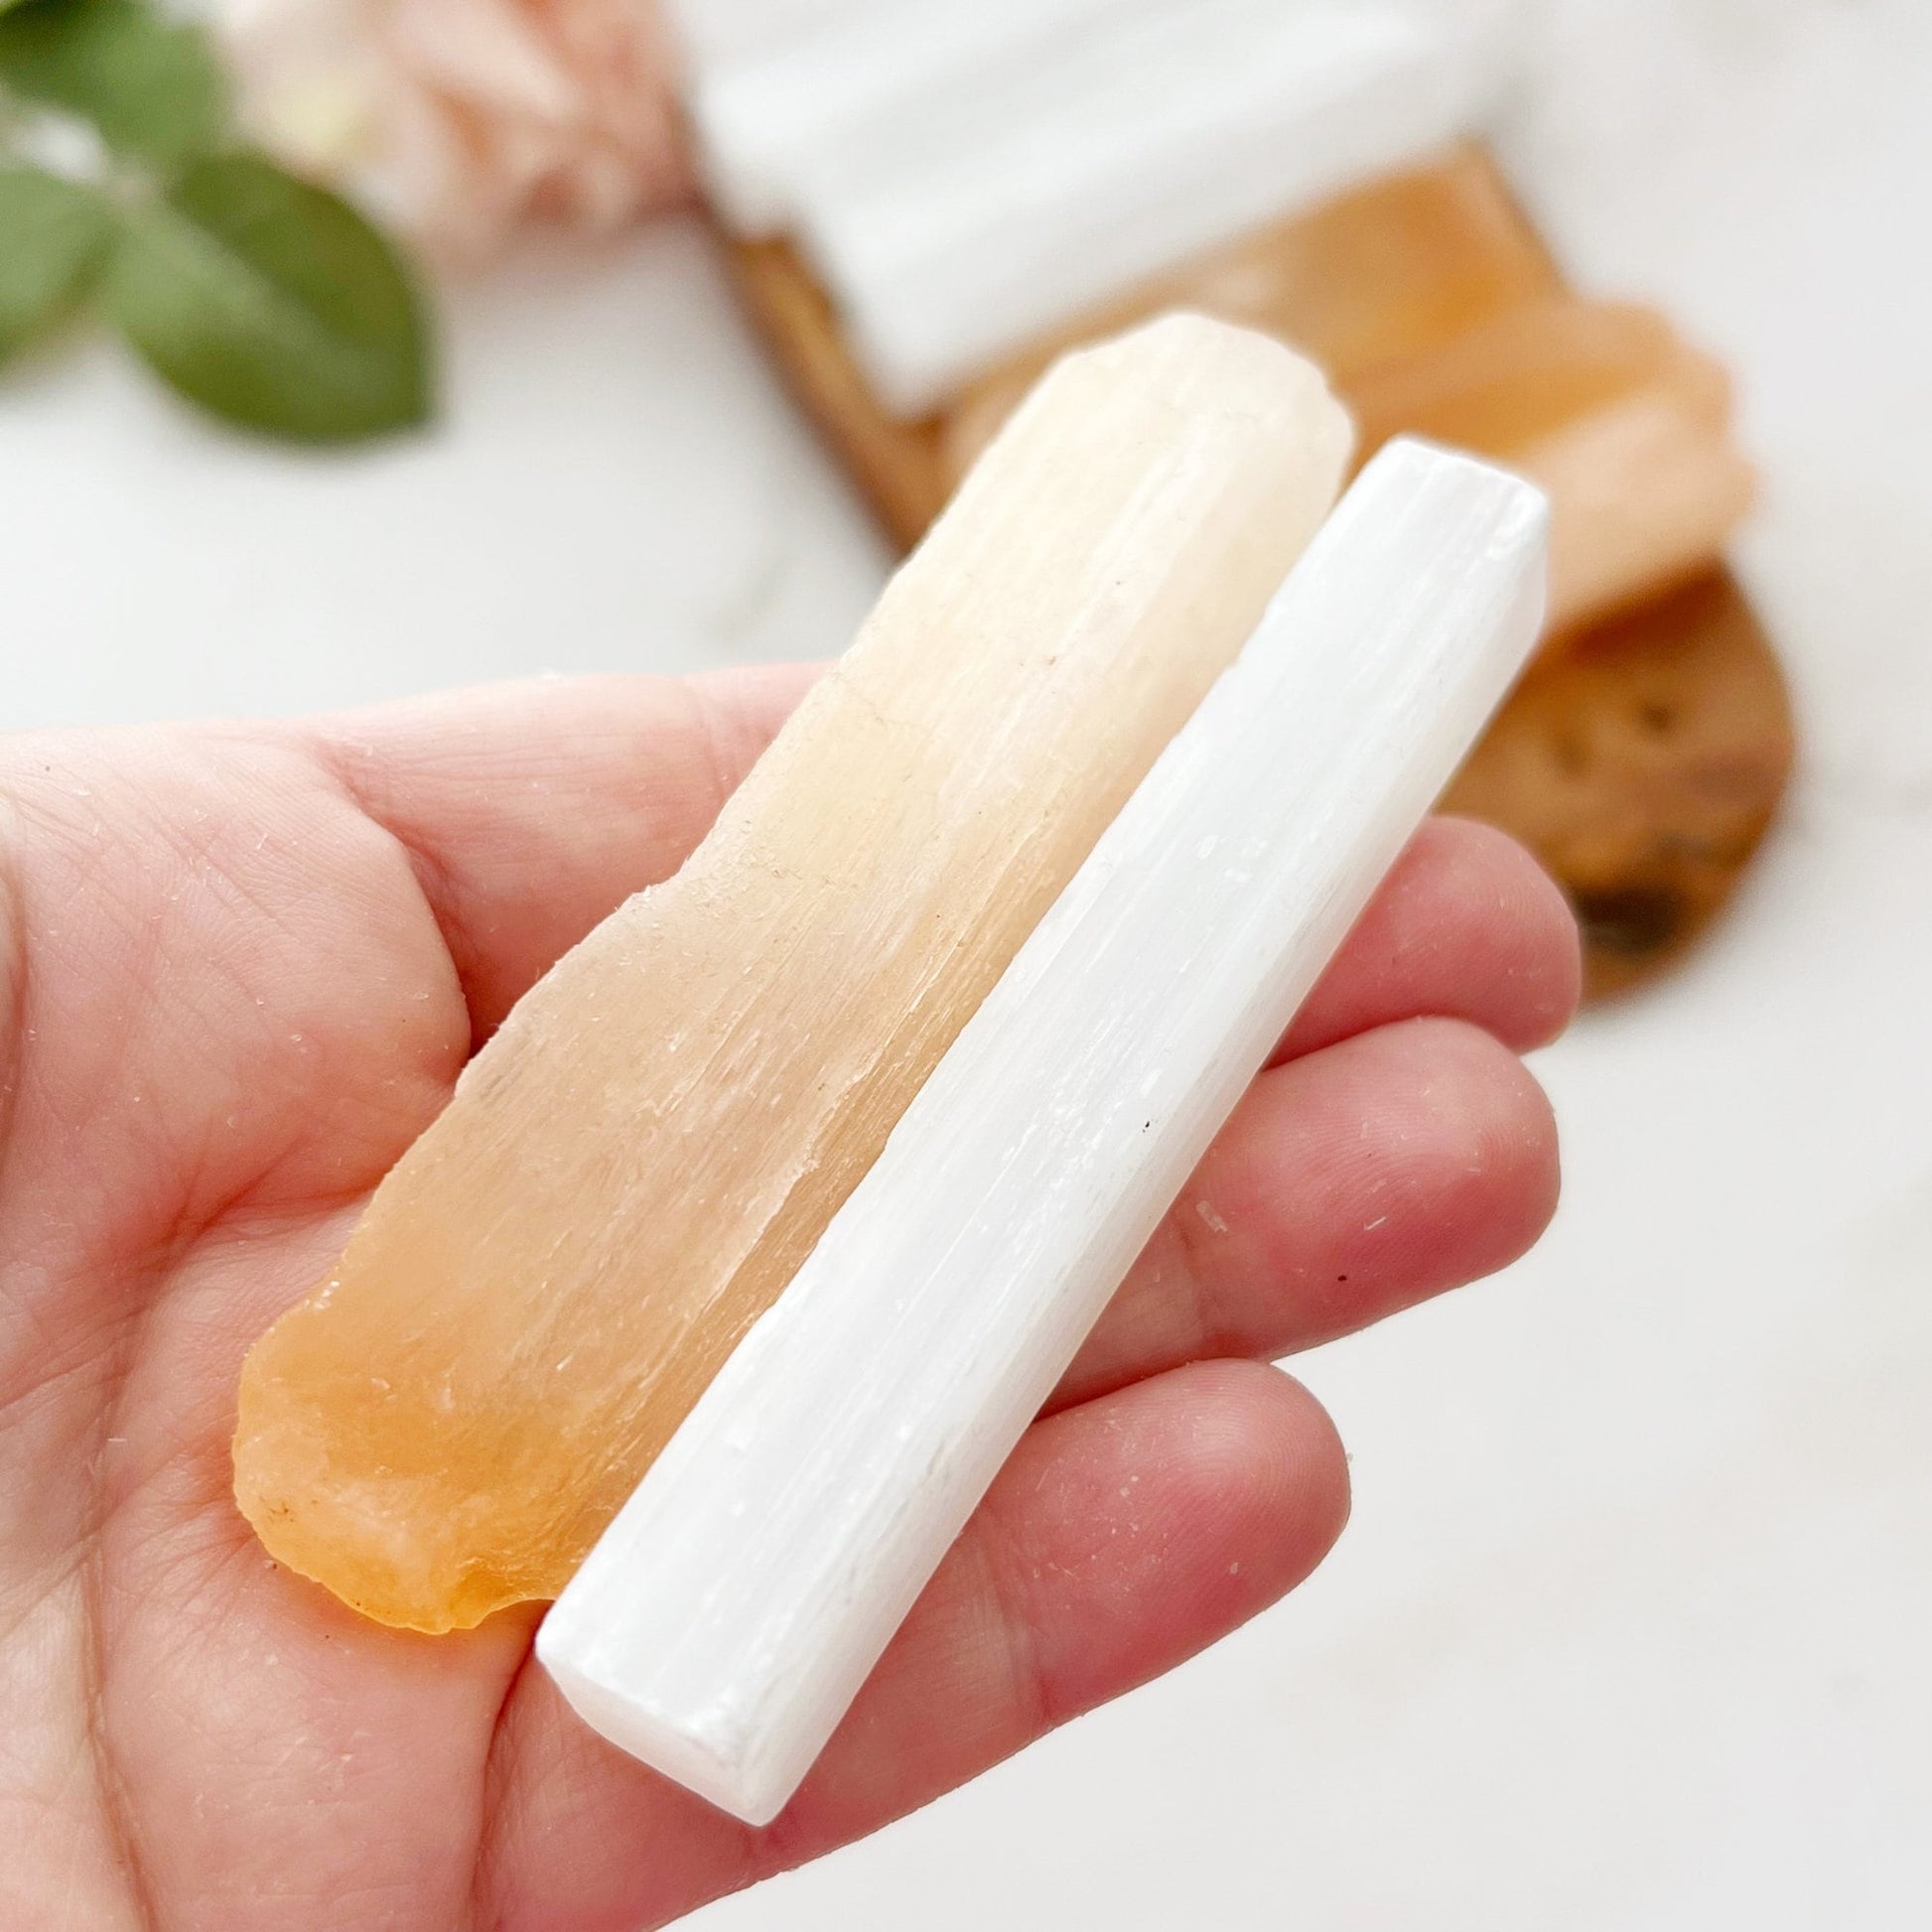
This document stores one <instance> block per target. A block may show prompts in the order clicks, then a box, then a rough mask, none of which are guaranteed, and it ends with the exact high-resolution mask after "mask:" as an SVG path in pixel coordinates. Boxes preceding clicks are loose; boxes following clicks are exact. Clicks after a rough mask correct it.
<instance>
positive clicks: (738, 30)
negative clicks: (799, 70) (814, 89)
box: [657, 0, 954, 76]
mask: <svg viewBox="0 0 1932 1932" xmlns="http://www.w3.org/2000/svg"><path fill="white" fill-rule="evenodd" d="M953 3H954V0H942V4H953ZM657 4H658V5H660V6H661V7H662V9H663V12H664V18H665V22H666V24H667V25H668V26H669V28H670V30H671V37H672V39H673V40H674V41H675V42H676V43H677V48H678V52H679V54H680V55H681V56H682V57H683V60H684V64H685V67H686V69H687V70H688V71H689V72H690V73H692V74H693V75H696V76H702V75H704V74H707V73H710V72H713V71H715V70H717V69H721V68H724V67H726V66H728V65H730V64H731V63H733V62H738V61H752V60H759V59H762V58H765V57H767V56H769V55H770V54H772V53H773V52H774V51H776V50H777V49H779V48H782V47H787V46H790V45H793V44H795V43H797V42H800V41H802V40H804V39H806V38H807V37H808V36H809V35H811V34H812V33H813V32H814V31H815V30H817V29H819V28H821V27H824V26H825V25H827V24H828V23H830V22H833V21H836V20H837V19H838V17H839V16H840V15H841V14H843V13H847V12H850V11H851V10H852V8H853V7H854V5H855V4H857V0H657ZM899 4H904V5H908V6H917V5H922V4H931V0H899Z"/></svg>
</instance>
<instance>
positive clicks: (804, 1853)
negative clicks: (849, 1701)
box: [480, 1363, 1347, 1932]
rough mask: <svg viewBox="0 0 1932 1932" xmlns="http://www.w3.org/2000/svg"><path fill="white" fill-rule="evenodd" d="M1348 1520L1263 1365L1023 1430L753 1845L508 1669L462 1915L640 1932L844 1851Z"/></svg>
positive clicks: (1186, 1631) (1335, 1485)
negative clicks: (475, 1881)
mask: <svg viewBox="0 0 1932 1932" xmlns="http://www.w3.org/2000/svg"><path fill="white" fill-rule="evenodd" d="M1346 1513H1347V1471H1346V1465H1345V1463H1344V1460H1343V1457H1342V1453H1341V1448H1340V1445H1339V1444H1338V1443H1337V1442H1336V1440H1335V1436H1334V1432H1333V1430H1332V1428H1331V1427H1330V1425H1329V1423H1328V1420H1327V1418H1326V1417H1325V1416H1324V1415H1323V1414H1322V1413H1321V1411H1320V1409H1319V1408H1318V1407H1317V1406H1316V1405H1315V1403H1314V1402H1313V1400H1312V1398H1311V1397H1310V1396H1309V1395H1308V1394H1307V1393H1306V1392H1305V1391H1303V1390H1302V1389H1301V1388H1299V1387H1298V1386H1297V1385H1296V1384H1294V1383H1292V1382H1290V1381H1289V1380H1288V1379H1287V1378H1286V1377H1285V1376H1282V1375H1279V1374H1278V1373H1276V1372H1275V1371H1274V1370H1272V1369H1267V1368H1260V1367H1256V1366H1252V1365H1249V1364H1242V1363H1215V1364H1208V1365H1202V1366H1200V1367H1196V1368H1190V1369H1186V1370H1183V1371H1180V1372H1178V1373H1176V1374H1173V1375H1171V1376H1164V1377H1162V1378H1160V1379H1159V1380H1158V1381H1155V1382H1149V1383H1144V1384H1142V1385H1141V1386H1139V1387H1137V1388H1134V1389H1132V1390H1127V1391H1123V1392H1122V1393H1121V1394H1119V1395H1116V1396H1111V1397H1108V1398H1106V1399H1105V1400H1103V1401H1100V1402H1097V1403H1094V1404H1091V1405H1089V1406H1087V1407H1085V1408H1081V1409H1076V1410H1072V1411H1069V1412H1068V1413H1067V1414H1065V1415H1062V1416H1058V1417H1055V1418H1054V1419H1052V1420H1051V1421H1048V1422H1045V1423H1041V1424H1039V1425H1037V1426H1035V1429H1034V1430H1033V1431H1032V1432H1031V1433H1030V1434H1029V1435H1028V1437H1027V1439H1026V1441H1025V1442H1024V1443H1023V1444H1022V1445H1021V1447H1020V1449H1018V1450H1017V1451H1016V1452H1015V1454H1014V1456H1013V1458H1012V1460H1011V1461H1010V1462H1009V1463H1008V1465H1007V1467H1006V1469H1005V1470H1004V1471H1003V1472H1002V1474H1001V1476H1000V1478H999V1480H998V1482H996V1483H995V1485H994V1487H993V1489H992V1491H991V1492H990V1493H989V1494H988V1496H987V1498H986V1501H985V1502H984V1504H983V1505H982V1506H981V1508H980V1510H979V1512H978V1514H977V1515H976V1516H975V1517H974V1518H973V1521H972V1523H971V1524H970V1525H969V1526H968V1528H967V1530H966V1533H965V1535H964V1536H963V1537H962V1538H961V1540H960V1542H959V1543H958V1545H957V1546H955V1548H954V1550H953V1551H952V1553H951V1555H950V1556H949V1557H948V1558H947V1559H946V1561H945V1563H944V1564H943V1565H942V1566H941V1568H940V1570H939V1572H938V1574H937V1575H936V1576H935V1577H934V1578H933V1580H932V1583H931V1584H930V1585H929V1586H928V1587H927V1588H926V1590H925V1593H924V1594H923V1595H922V1596H921V1597H920V1599H919V1601H918V1604H917V1605H916V1607H915V1608H914V1609H913V1611H912V1614H911V1616H910V1617H909V1618H908V1619H907V1621H906V1623H905V1626H904V1627H903V1628H902V1629H901V1630H900V1632H899V1634H898V1636H897V1638H896V1639H895V1640H894V1643H893V1646H892V1648H891V1650H890V1651H889V1652H888V1653H887V1655H886V1657H885V1658H884V1660H883V1661H882V1662H881V1664H880V1666H879V1668H878V1669H877V1670H876V1671H875V1672H874V1674H873V1677H872V1679H871V1681H870V1682H869V1683H868V1685H867V1686H866V1689H865V1691H864V1692H863V1693H862V1695H861V1697H860V1699H859V1702H858V1704H857V1705H856V1706H855V1708H854V1709H853V1711H852V1713H851V1715H850V1716H849V1717H848V1718H847V1720H846V1722H845V1723H844V1725H841V1727H840V1729H839V1732H838V1734H837V1736H836V1737H835V1738H834V1739H833V1741H832V1743H831V1745H830V1746H829V1747H828V1749H827V1751H826V1753H825V1755H824V1757H823V1758H822V1759H821V1760H820V1761H819V1764H818V1766H817V1767H816V1768H815V1769H814V1771H813V1772H812V1775H811V1777H810V1778H809V1779H808V1780H807V1782H806V1784H805V1787H804V1789H803V1790H802V1791H801V1792H800V1793H799V1795H798V1797H797V1798H796V1799H794V1800H793V1802H792V1803H791V1805H790V1806H789V1807H788V1808H787V1809H786V1811H785V1813H784V1814H783V1816H782V1817H781V1818H780V1819H779V1820H778V1821H777V1823H776V1824H774V1825H772V1826H770V1827H768V1828H767V1829H766V1830H764V1831H763V1832H755V1831H753V1830H751V1829H750V1828H749V1827H746V1826H742V1825H738V1824H736V1823H734V1822H733V1821H732V1820H730V1819H728V1818H726V1817H725V1816H724V1815H723V1814H722V1813H719V1812H717V1811H714V1810H712V1809H711V1808H710V1807H709V1806H707V1805H705V1804H703V1803H702V1802H701V1801H699V1800H698V1799H696V1798H693V1797H691V1796H689V1794H688V1793H685V1792H682V1791H679V1790H678V1789H676V1788H675V1787H674V1786H671V1785H669V1784H667V1783H666V1782H665V1781H664V1780H662V1779H660V1778H658V1777H656V1776H655V1775H653V1774H652V1773H650V1772H648V1771H646V1770H644V1769H643V1768H642V1767H641V1766H640V1765H637V1764H635V1763H633V1762H631V1761H630V1760H629V1759H627V1758H625V1757H623V1756H622V1755H621V1753H620V1752H618V1751H617V1750H615V1749H614V1748H613V1747H611V1746H610V1745H607V1744H606V1743H604V1742H603V1740H602V1739H601V1738H599V1737H597V1736H596V1735H595V1734H594V1733H592V1732H591V1731H589V1730H588V1729H586V1728H585V1727H584V1726H583V1725H580V1724H579V1723H578V1722H577V1721H576V1720H575V1719H574V1718H573V1717H572V1716H571V1714H570V1713H569V1711H568V1710H567V1709H566V1708H565V1707H564V1706H563V1704H562V1702H561V1700H560V1699H559V1698H558V1696H557V1694H556V1692H555V1691H554V1690H553V1689H552V1688H551V1686H550V1684H549V1681H548V1680H547V1679H546V1678H544V1677H543V1676H541V1674H539V1673H537V1672H535V1671H526V1672H525V1673H524V1674H523V1676H522V1677H521V1678H520V1679H519V1681H518V1684H517V1688H516V1689H515V1691H514V1692H513V1693H512V1695H511V1698H510V1700H509V1702H508V1704H507V1705H506V1707H505V1709H504V1714H503V1720H502V1724H501V1726H500V1728H499V1731H498V1746H497V1749H496V1751H495V1752H494V1754H493V1755H492V1760H491V1784H492V1789H493V1791H494V1793H495V1811H494V1815H495V1818H496V1821H497V1824H496V1829H495V1832H494V1834H493V1837H492V1842H491V1844H490V1847H489V1849H488V1851H487V1853H486V1857H485V1863H484V1868H483V1905H484V1907H485V1908H486V1909H484V1910H483V1911H482V1912H481V1913H480V1916H481V1917H482V1918H483V1919H484V1920H485V1921H486V1922H488V1923H490V1924H493V1925H496V1926H498V1927H500V1928H502V1932H523V1928H534V1927H536V1926H539V1925H542V1926H550V1925H569V1926H572V1927H577V1928H583V1929H584V1932H591V1929H592V1928H612V1932H615V1928H618V1927H631V1926H639V1925H657V1924H661V1923H662V1922H664V1921H665V1920H666V1919H669V1918H673V1917H676V1916H678V1915H679V1914H681V1913H684V1912H688V1911H691V1910H693V1909H694V1908H695V1907H697V1906H698V1905H699V1904H701V1903H702V1902H703V1901H704V1900H705V1899H707V1898H711V1897H714V1896H716V1895H717V1894H718V1893H719V1892H721V1891H726V1890H731V1889H734V1888H735V1887H737V1886H740V1885H744V1884H747V1883H750V1882H751V1881H752V1880H753V1879H755V1878H757V1877H759V1876H762V1875H763V1874H765V1873H766V1872H768V1871H771V1870H774V1869H777V1868H780V1867H782V1866H784V1865H788V1864H793V1863H798V1862H800V1861H801V1860H804V1859H808V1858H812V1857H815V1856H817V1855H818V1854H819V1853H821V1852H823V1851H826V1850H828V1849H829V1848H830V1847H832V1846H834V1845H838V1844H841V1843H844V1842H845V1841H847V1840H849V1839H853V1838H857V1837H859V1836H861V1835H862V1834H863V1833H866V1832H869V1831H872V1830H874V1829H876V1828H877V1827H878V1826H880V1825H882V1824H884V1823H885V1822H886V1821H887V1820H889V1819H891V1818H894V1817H897V1815H898V1814H900V1813H901V1812H905V1811H909V1810H912V1809H913V1808H914V1807H916V1806H918V1805H921V1804H924V1803H925V1802H926V1801H927V1800H928V1799H931V1798H934V1797H936V1796H937V1795H938V1794H939V1793H940V1792H942V1791H946V1790H948V1789H950V1788H951V1787H952V1786H954V1785H956V1784H960V1783H962V1782H964V1781H965V1780H966V1779H967V1778H970V1777H972V1776H974V1775H975V1774H976V1773H978V1772H980V1771H982V1770H984V1769H985V1768H986V1767H987V1766H988V1765H990V1764H993V1763H996V1762H997V1761H998V1760H999V1759H1001V1758H1003V1757H1006V1756H1008V1755H1010V1754H1011V1753H1012V1752H1014V1751H1016V1750H1018V1749H1020V1748H1021V1746H1022V1745H1024V1744H1026V1743H1028V1742H1029V1741H1030V1740H1031V1739H1033V1738H1035V1737H1036V1736H1038V1735H1039V1734H1040V1733H1041V1732H1042V1731H1045V1730H1048V1729H1050V1728H1052V1727H1053V1726H1054V1725H1059V1724H1063V1723H1065V1722H1066V1721H1067V1720H1068V1719H1069V1718H1072V1717H1074V1716H1076V1715H1077V1714H1078V1713H1079V1712H1082V1711H1085V1710H1087V1709H1089V1708H1091V1707H1092V1706H1094V1705H1096V1704H1100V1703H1103V1702H1104V1701H1105V1700H1107V1699H1108V1698H1112V1697H1117V1696H1118V1695H1120V1693H1121V1692H1123V1691H1125V1690H1128V1689H1130V1688H1132V1687H1133V1686H1134V1685H1136V1684H1139V1683H1142V1682H1144V1681H1145V1680H1146V1679H1148V1678H1150V1677H1153V1676H1156V1675H1158V1674H1159V1673H1160V1672H1162V1671H1164V1670H1168V1669H1170V1668H1172V1667H1173V1665H1174V1664H1177V1663H1179V1662H1180V1661H1181V1660H1182V1659H1183V1658H1186V1657H1188V1656H1190V1655H1192V1654H1193V1653H1194V1652H1195V1651H1197V1650H1199V1649H1200V1648H1201V1647H1202V1646H1203V1645H1205V1644H1207V1643H1211V1642H1212V1641H1213V1640H1214V1639H1215V1638H1216V1637H1218V1636H1221V1635H1223V1634H1224V1633H1225V1632H1227V1631H1229V1630H1232V1629H1234V1628H1235V1627H1236V1626H1237V1625H1239V1624H1241V1623H1243V1622H1245V1621H1246V1620H1247V1619H1248V1618H1249V1617H1251V1616H1253V1615H1254V1614H1255V1613H1256V1612H1257V1611H1258V1610H1260V1609H1263V1608H1265V1607H1266V1606H1267V1605H1268V1604H1270V1603H1272V1602H1274V1601H1275V1600H1276V1599H1277V1598H1278V1597H1280V1596H1281V1595H1283V1594H1284V1593H1285V1592H1286V1591H1288V1590H1289V1589H1292V1588H1293V1587H1295V1585H1297V1584H1298V1583H1300V1582H1301V1580H1302V1579H1303V1578H1304V1577H1306V1576H1307V1575H1308V1573H1309V1572H1310V1571H1311V1569H1313V1567H1314V1566H1315V1564H1316V1563H1318V1562H1319V1561H1320V1559H1321V1557H1322V1556H1323V1555H1324V1554H1325V1553H1326V1551H1327V1549H1328V1547H1329V1546H1330V1544H1331V1543H1332V1542H1333V1541H1334V1539H1335V1537H1336V1535H1337V1534H1338V1533H1339V1532H1340V1529H1341V1525H1342V1522H1343V1519H1344V1517H1345V1516H1346Z"/></svg>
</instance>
